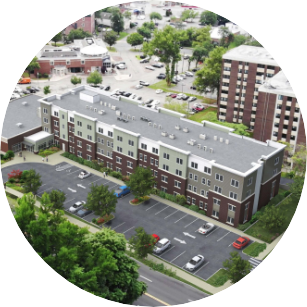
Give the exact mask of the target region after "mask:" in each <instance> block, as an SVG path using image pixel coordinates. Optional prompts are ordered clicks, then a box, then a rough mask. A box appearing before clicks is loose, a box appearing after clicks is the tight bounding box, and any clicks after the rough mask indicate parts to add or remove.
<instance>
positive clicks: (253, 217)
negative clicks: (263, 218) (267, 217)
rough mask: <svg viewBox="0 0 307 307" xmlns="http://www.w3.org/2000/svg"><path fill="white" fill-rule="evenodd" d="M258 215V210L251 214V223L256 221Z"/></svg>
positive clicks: (259, 213)
mask: <svg viewBox="0 0 307 307" xmlns="http://www.w3.org/2000/svg"><path fill="white" fill-rule="evenodd" d="M260 215H261V212H260V211H257V212H256V213H255V214H253V216H252V218H251V220H250V222H251V224H254V223H255V222H256V221H258V219H259V217H260Z"/></svg>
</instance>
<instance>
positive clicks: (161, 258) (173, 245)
mask: <svg viewBox="0 0 307 307" xmlns="http://www.w3.org/2000/svg"><path fill="white" fill-rule="evenodd" d="M174 247H175V245H173V246H172V247H171V248H170V249H169V250H167V251H165V252H164V253H162V254H161V255H160V258H161V259H163V258H162V257H161V256H162V255H165V254H166V253H168V252H169V251H171V250H172V249H173V248H174ZM158 257H159V256H158Z"/></svg>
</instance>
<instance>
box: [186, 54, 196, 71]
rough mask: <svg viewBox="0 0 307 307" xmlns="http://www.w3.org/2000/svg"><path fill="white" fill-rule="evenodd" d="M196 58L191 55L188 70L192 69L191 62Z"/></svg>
mask: <svg viewBox="0 0 307 307" xmlns="http://www.w3.org/2000/svg"><path fill="white" fill-rule="evenodd" d="M195 60H196V59H195V58H194V57H193V56H190V57H189V58H188V70H190V66H191V63H192V62H194V61H195Z"/></svg>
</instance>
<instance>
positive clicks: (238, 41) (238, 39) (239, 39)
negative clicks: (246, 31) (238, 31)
mask: <svg viewBox="0 0 307 307" xmlns="http://www.w3.org/2000/svg"><path fill="white" fill-rule="evenodd" d="M246 42H247V37H246V36H245V35H236V36H235V37H234V39H233V42H232V43H231V44H230V45H229V48H235V47H239V46H241V45H243V44H245V43H246Z"/></svg>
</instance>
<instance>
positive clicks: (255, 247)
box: [243, 242, 266, 257]
mask: <svg viewBox="0 0 307 307" xmlns="http://www.w3.org/2000/svg"><path fill="white" fill-rule="evenodd" d="M265 249H266V243H259V242H254V243H252V244H251V245H250V246H248V247H246V248H245V249H244V251H243V252H244V254H247V255H249V256H251V257H257V256H259V254H260V253H261V252H263V251H264V250H265Z"/></svg>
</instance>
